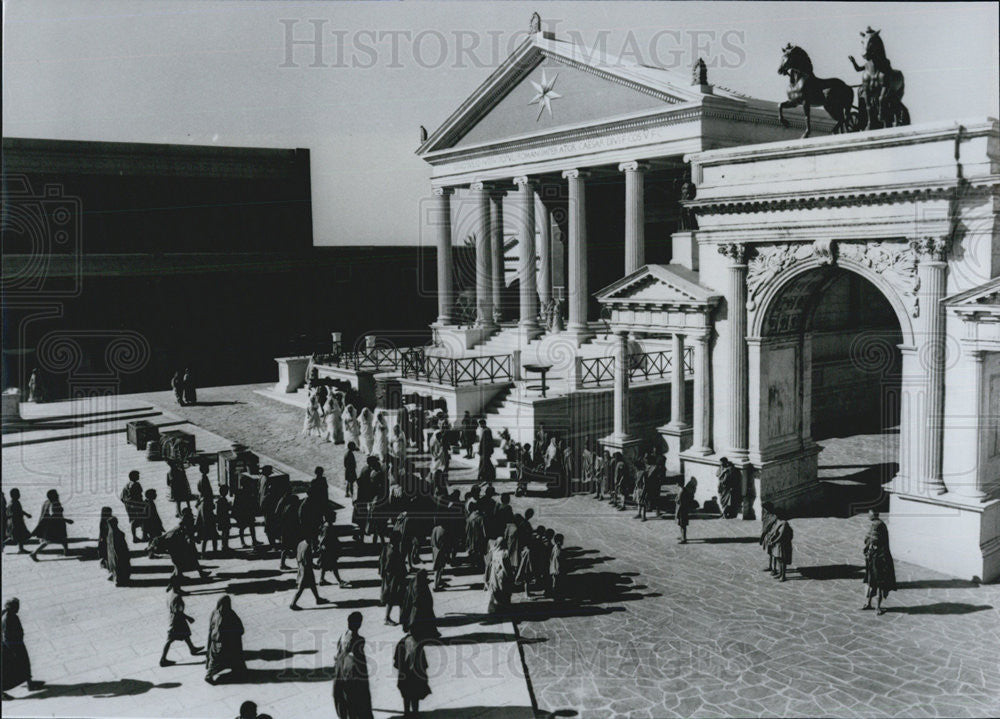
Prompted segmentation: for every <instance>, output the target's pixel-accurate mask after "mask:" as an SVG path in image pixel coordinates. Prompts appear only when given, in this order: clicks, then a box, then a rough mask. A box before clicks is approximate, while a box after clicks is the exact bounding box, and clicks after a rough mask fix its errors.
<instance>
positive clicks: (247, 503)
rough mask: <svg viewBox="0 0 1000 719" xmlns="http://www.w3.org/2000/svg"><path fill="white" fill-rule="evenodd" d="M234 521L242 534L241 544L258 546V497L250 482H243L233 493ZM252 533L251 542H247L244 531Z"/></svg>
mask: <svg viewBox="0 0 1000 719" xmlns="http://www.w3.org/2000/svg"><path fill="white" fill-rule="evenodd" d="M232 516H233V522H234V523H235V524H236V528H237V529H238V530H239V534H240V545H241V546H243V547H246V546H254V547H255V546H257V545H258V544H260V542H258V541H257V497H256V494H255V492H254V488H253V487H252V486H250V484H249V483H246V482H241V483H240V484H239V486H238V487H237V489H236V491H235V493H234V495H233V513H232ZM244 532H248V533H249V534H250V544H249V545H248V544H247V541H246V539H244V536H243V533H244Z"/></svg>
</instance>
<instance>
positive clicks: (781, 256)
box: [719, 242, 813, 311]
mask: <svg viewBox="0 0 1000 719" xmlns="http://www.w3.org/2000/svg"><path fill="white" fill-rule="evenodd" d="M754 250H755V253H754V256H753V257H752V258H751V259H750V261H749V262H748V263H747V309H748V310H750V311H753V310H755V309H757V299H758V297H759V295H760V291H761V290H762V289H763V288H764V285H765V284H766V283H767V281H768V280H770V279H771V278H772V277H774V276H775V275H777V274H779V273H781V272H783V271H784V270H786V269H788V268H789V267H791V266H792V265H794V264H795V263H796V262H802V261H804V260H806V259H808V258H809V257H810V256H811V255H812V253H813V250H812V248H811V247H810V246H809V245H806V244H802V243H794V242H787V243H784V244H780V245H757V246H756V247H755V248H754ZM719 251H720V252H721V251H722V250H719Z"/></svg>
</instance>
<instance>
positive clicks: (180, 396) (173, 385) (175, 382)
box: [170, 370, 184, 407]
mask: <svg viewBox="0 0 1000 719" xmlns="http://www.w3.org/2000/svg"><path fill="white" fill-rule="evenodd" d="M170 389H172V390H173V391H174V399H175V400H177V404H178V405H180V406H181V407H183V406H184V378H183V377H182V376H181V371H180V370H177V371H176V372H174V376H173V378H172V379H171V380H170Z"/></svg>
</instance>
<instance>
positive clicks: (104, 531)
mask: <svg viewBox="0 0 1000 719" xmlns="http://www.w3.org/2000/svg"><path fill="white" fill-rule="evenodd" d="M112 516H113V515H112V513H111V507H101V518H100V520H98V522H97V558H98V559H99V560H100V562H101V566H102V567H103V568H104V569H107V568H108V520H109V519H111V517H112Z"/></svg>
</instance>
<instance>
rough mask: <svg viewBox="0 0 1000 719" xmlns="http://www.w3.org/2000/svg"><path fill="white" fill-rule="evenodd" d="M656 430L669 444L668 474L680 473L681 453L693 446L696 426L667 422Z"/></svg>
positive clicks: (665, 442)
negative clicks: (683, 425) (675, 424)
mask: <svg viewBox="0 0 1000 719" xmlns="http://www.w3.org/2000/svg"><path fill="white" fill-rule="evenodd" d="M656 431H657V432H658V433H659V435H660V437H661V438H662V439H663V442H664V444H666V445H667V474H680V473H681V453H682V452H684V451H685V450H687V449H688V448H689V447H691V443H692V439H693V436H694V428H693V427H677V426H674V425H672V424H665V425H663V426H662V427H657V428H656Z"/></svg>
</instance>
